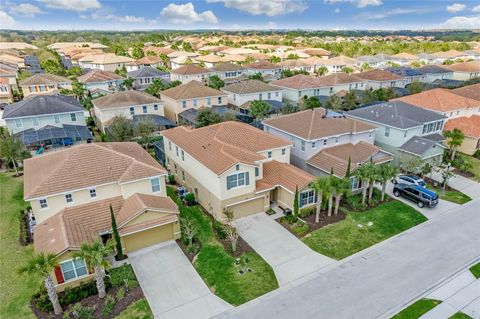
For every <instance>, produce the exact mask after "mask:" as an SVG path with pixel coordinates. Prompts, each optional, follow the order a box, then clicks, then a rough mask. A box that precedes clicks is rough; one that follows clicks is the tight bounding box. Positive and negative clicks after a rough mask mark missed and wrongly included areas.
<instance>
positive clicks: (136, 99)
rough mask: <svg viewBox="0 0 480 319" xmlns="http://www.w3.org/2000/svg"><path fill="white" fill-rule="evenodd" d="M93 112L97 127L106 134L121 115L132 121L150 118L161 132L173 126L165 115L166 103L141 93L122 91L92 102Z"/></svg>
mask: <svg viewBox="0 0 480 319" xmlns="http://www.w3.org/2000/svg"><path fill="white" fill-rule="evenodd" d="M92 104H93V111H94V114H95V118H96V120H97V125H98V126H99V128H100V129H101V130H102V132H105V131H106V129H107V127H108V126H109V125H110V124H111V122H112V119H113V118H114V117H115V116H118V115H121V116H124V117H126V118H127V119H130V120H132V121H134V122H135V121H138V120H141V119H143V118H145V117H148V118H150V119H151V120H152V121H153V122H154V123H155V124H156V125H157V129H158V130H160V129H161V128H163V127H165V126H171V125H172V123H171V122H170V121H168V120H167V119H166V118H165V117H164V115H165V113H164V103H163V102H162V101H161V100H160V99H158V98H156V97H154V96H152V95H150V94H147V93H144V92H141V91H136V90H127V91H120V92H116V93H113V94H109V95H107V96H104V97H101V98H98V99H94V100H92Z"/></svg>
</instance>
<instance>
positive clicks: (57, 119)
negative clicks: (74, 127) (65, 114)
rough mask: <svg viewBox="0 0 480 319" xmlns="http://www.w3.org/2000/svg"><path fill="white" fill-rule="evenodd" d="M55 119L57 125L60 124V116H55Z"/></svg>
mask: <svg viewBox="0 0 480 319" xmlns="http://www.w3.org/2000/svg"><path fill="white" fill-rule="evenodd" d="M53 119H54V121H55V123H57V124H58V123H60V115H57V114H55V115H54V116H53Z"/></svg>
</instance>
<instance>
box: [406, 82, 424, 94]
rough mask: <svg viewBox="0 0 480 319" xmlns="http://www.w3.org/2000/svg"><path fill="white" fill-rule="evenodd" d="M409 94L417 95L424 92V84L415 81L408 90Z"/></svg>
mask: <svg viewBox="0 0 480 319" xmlns="http://www.w3.org/2000/svg"><path fill="white" fill-rule="evenodd" d="M407 90H408V94H417V93H420V92H422V91H423V84H422V83H420V81H418V80H415V81H413V82H412V83H410V85H409V86H408V88H407Z"/></svg>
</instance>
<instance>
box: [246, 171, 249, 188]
mask: <svg viewBox="0 0 480 319" xmlns="http://www.w3.org/2000/svg"><path fill="white" fill-rule="evenodd" d="M249 175H250V173H249V172H246V173H245V185H249V184H250V179H249Z"/></svg>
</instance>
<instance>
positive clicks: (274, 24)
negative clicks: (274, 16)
mask: <svg viewBox="0 0 480 319" xmlns="http://www.w3.org/2000/svg"><path fill="white" fill-rule="evenodd" d="M267 29H277V24H276V23H275V22H273V21H268V23H267Z"/></svg>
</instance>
